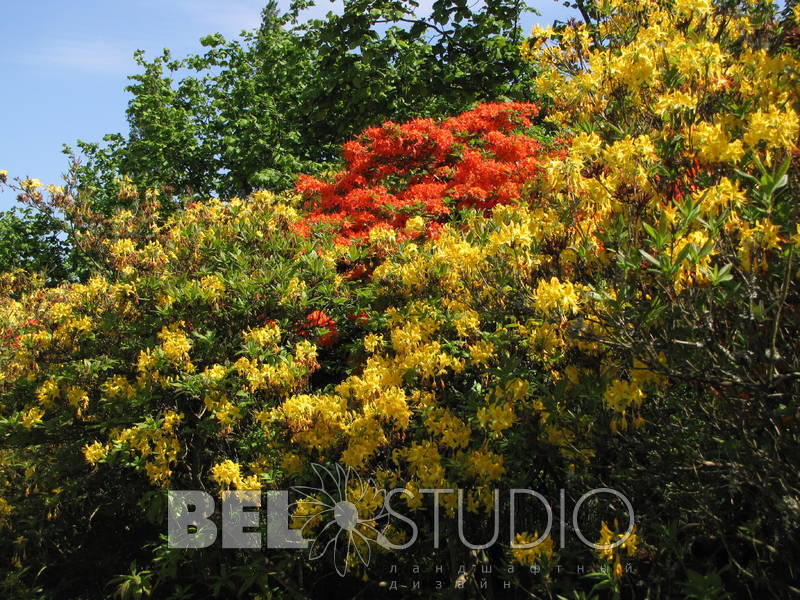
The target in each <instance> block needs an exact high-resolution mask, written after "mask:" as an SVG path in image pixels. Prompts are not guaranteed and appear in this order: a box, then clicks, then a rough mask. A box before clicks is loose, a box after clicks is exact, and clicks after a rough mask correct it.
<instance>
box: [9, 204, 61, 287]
mask: <svg viewBox="0 0 800 600" xmlns="http://www.w3.org/2000/svg"><path fill="white" fill-rule="evenodd" d="M60 231H61V224H60V222H59V221H58V220H57V219H55V218H54V217H52V216H50V215H48V214H45V213H43V212H39V211H35V210H33V209H30V208H12V209H11V210H8V211H4V212H0V272H4V271H12V270H14V269H26V270H29V271H36V272H42V273H44V274H45V275H46V276H47V277H48V279H50V280H51V281H54V280H61V279H64V278H65V277H66V275H67V268H66V258H67V252H68V250H67V244H66V242H65V241H64V236H63V235H62V234H60Z"/></svg>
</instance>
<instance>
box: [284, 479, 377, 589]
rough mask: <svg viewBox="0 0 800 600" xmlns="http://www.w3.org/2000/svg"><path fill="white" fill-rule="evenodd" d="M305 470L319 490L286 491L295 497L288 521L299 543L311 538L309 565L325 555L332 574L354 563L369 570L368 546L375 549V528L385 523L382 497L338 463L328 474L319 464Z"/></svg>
mask: <svg viewBox="0 0 800 600" xmlns="http://www.w3.org/2000/svg"><path fill="white" fill-rule="evenodd" d="M311 467H312V468H313V469H314V472H315V473H316V475H317V478H318V479H319V487H317V488H314V487H308V486H295V487H293V488H292V490H293V491H294V492H296V493H297V494H298V495H300V496H301V499H299V500H297V501H296V502H294V503H293V504H292V507H293V510H292V514H293V517H292V518H293V520H294V523H295V527H296V528H298V529H300V531H301V533H302V535H303V537H304V538H309V539H310V538H313V542H312V543H311V547H310V549H309V553H308V557H309V560H317V559H319V558H322V557H323V556H325V554H327V553H328V552H329V551H331V552H332V554H333V560H334V564H335V567H336V572H337V573H338V574H339V575H340V576H342V577H344V576H345V575H346V574H347V570H348V568H349V567H350V566H353V564H357V562H358V561H360V562H361V564H363V565H364V566H365V567H366V566H368V565H369V562H370V559H371V556H372V545H373V544H379V542H378V539H379V535H380V531H379V529H378V527H379V526H380V523H381V522H382V521H384V520H387V519H388V513H387V511H386V507H385V505H384V497H385V492H384V490H379V489H377V488H376V486H375V484H374V482H373V481H372V480H363V479H362V478H361V477H360V476H359V475H358V473H356V472H355V471H353V470H352V469H350V468H347V469H345V468H344V467H342V466H341V465H338V464H337V465H335V467H334V468H332V469H328V468H326V467H324V466H322V465H319V464H312V465H311ZM323 523H324V525H323Z"/></svg>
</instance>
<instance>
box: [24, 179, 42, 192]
mask: <svg viewBox="0 0 800 600" xmlns="http://www.w3.org/2000/svg"><path fill="white" fill-rule="evenodd" d="M20 186H22V187H23V188H25V189H26V190H34V189H36V188H38V187H41V186H42V182H41V181H39V180H38V179H25V180H24V181H22V182H21V183H20Z"/></svg>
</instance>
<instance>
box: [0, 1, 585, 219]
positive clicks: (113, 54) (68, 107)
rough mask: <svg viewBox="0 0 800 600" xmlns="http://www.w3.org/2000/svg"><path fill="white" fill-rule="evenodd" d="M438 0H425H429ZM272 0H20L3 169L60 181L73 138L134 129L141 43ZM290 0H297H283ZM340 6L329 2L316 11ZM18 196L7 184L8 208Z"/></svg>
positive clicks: (9, 24)
mask: <svg viewBox="0 0 800 600" xmlns="http://www.w3.org/2000/svg"><path fill="white" fill-rule="evenodd" d="M426 1H427V2H429V1H430V0H423V1H422V2H420V4H421V5H423V6H424V4H425V3H426ZM265 3H266V0H224V1H223V0H127V1H125V2H114V1H109V0H72V1H71V2H64V0H28V1H20V0H12V1H11V2H5V3H4V6H3V9H2V17H0V81H2V93H0V169H6V170H8V173H9V176H11V177H14V176H19V177H37V178H39V179H41V180H42V181H43V182H44V183H55V184H58V183H60V181H61V174H62V173H63V172H64V170H65V168H66V166H67V160H66V157H65V156H64V155H63V154H62V153H61V148H62V145H63V144H65V143H66V144H70V145H74V142H75V140H77V139H79V138H80V139H83V140H86V141H99V140H100V139H101V138H102V136H103V135H104V134H106V133H113V132H122V133H126V132H127V123H126V121H125V108H126V106H127V102H128V94H127V93H126V92H125V86H126V85H127V83H128V80H127V76H128V75H129V74H131V73H134V72H136V66H135V63H134V62H133V58H132V56H133V53H134V51H135V50H137V49H143V50H145V51H146V53H147V55H148V56H151V57H152V56H154V55H156V54H160V53H161V51H162V49H164V48H169V49H170V50H172V52H173V55H174V56H183V55H185V54H187V53H191V52H196V51H199V50H200V44H199V43H198V39H199V38H200V37H202V36H204V35H207V34H209V33H215V32H219V33H222V34H223V35H225V36H226V37H234V36H236V35H238V34H239V32H241V31H242V30H243V29H252V28H254V27H256V26H257V25H258V23H259V21H260V12H261V8H262V7H263V5H264V4H265ZM280 4H281V6H288V0H281V2H280ZM337 6H339V4H338V2H337V3H331V2H329V1H328V0H322V1H321V2H319V6H317V7H315V8H314V9H312V11H313V14H314V15H315V16H316V15H323V14H325V13H326V12H328V11H329V10H335V9H336V7H337ZM531 6H534V7H535V8H537V10H539V12H541V13H542V16H541V17H537V16H535V15H529V16H528V17H527V18H526V20H525V26H526V29H527V28H528V27H531V26H532V25H533V23H536V22H540V23H543V24H545V23H551V22H552V21H553V20H554V19H555V18H561V19H563V18H565V17H567V16H569V15H570V14H571V13H570V12H569V11H568V10H567V9H565V8H563V6H561V4H560V3H559V2H555V1H553V0H542V1H541V2H534V3H532V4H531ZM13 205H14V197H13V195H12V194H9V193H8V192H0V210H6V209H8V208H10V207H11V206H13Z"/></svg>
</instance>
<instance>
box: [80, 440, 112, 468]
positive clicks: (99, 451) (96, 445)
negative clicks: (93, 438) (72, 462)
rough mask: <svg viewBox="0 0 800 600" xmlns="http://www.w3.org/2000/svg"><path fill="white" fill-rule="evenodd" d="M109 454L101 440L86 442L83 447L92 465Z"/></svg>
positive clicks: (85, 456) (87, 460)
mask: <svg viewBox="0 0 800 600" xmlns="http://www.w3.org/2000/svg"><path fill="white" fill-rule="evenodd" d="M107 454H108V449H107V448H106V447H105V446H104V445H103V444H101V443H100V442H93V443H91V444H86V445H85V446H84V447H83V456H84V458H85V459H86V462H88V463H89V464H90V465H95V464H97V463H98V462H100V461H101V460H103V459H104V458H105V457H106V455H107Z"/></svg>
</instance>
